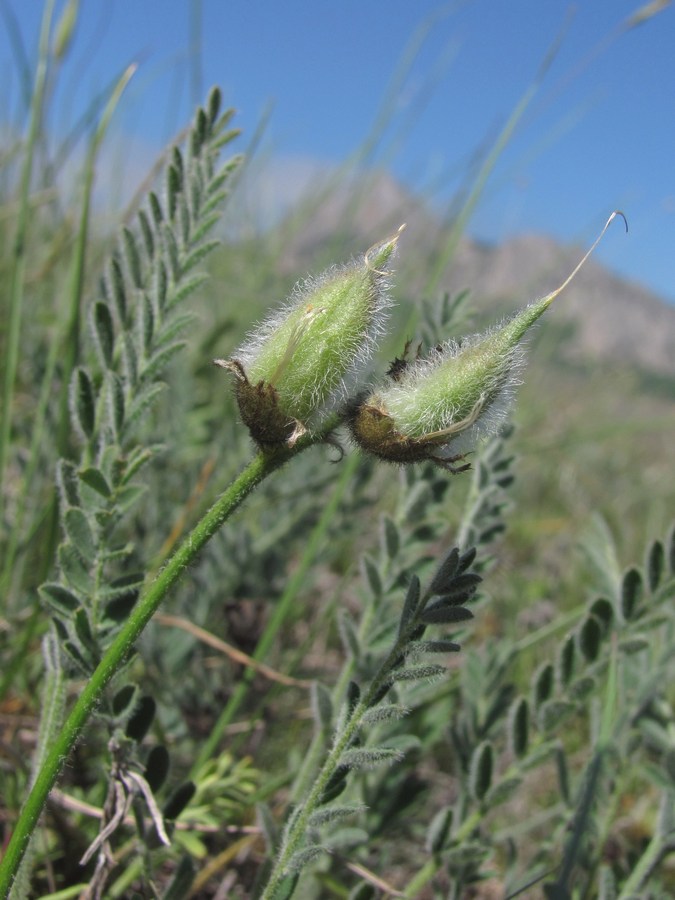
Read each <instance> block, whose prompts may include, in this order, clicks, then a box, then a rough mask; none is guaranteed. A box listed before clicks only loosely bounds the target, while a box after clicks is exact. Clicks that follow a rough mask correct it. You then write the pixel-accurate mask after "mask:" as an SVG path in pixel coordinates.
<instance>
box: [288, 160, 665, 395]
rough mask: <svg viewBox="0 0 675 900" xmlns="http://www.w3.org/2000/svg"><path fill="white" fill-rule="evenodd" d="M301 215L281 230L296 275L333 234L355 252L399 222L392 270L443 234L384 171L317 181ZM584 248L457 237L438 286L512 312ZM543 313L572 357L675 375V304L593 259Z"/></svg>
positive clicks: (557, 278) (535, 240)
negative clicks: (401, 232) (401, 229)
mask: <svg viewBox="0 0 675 900" xmlns="http://www.w3.org/2000/svg"><path fill="white" fill-rule="evenodd" d="M301 210H302V211H301V213H300V214H296V216H295V217H294V218H291V219H289V221H288V223H287V224H288V227H287V228H285V229H284V231H285V236H286V239H287V240H288V244H287V245H286V246H285V247H284V254H283V257H284V265H285V267H286V266H287V267H288V268H289V270H293V271H295V272H297V271H298V270H302V268H303V267H304V268H307V269H309V268H312V267H313V268H315V267H316V257H317V254H319V253H320V248H321V247H322V246H325V245H326V244H327V243H330V242H331V241H332V242H333V243H334V241H335V235H336V231H337V233H338V234H339V235H341V237H342V240H343V243H344V244H345V246H349V247H350V248H354V249H357V248H362V247H364V246H367V245H368V244H369V243H371V242H372V240H373V237H374V236H378V235H386V234H387V233H388V232H390V231H393V230H395V229H396V228H397V227H398V226H399V225H400V224H401V222H406V223H407V230H406V233H405V236H404V239H403V242H402V246H403V248H404V249H403V253H402V255H401V261H400V268H403V267H404V266H405V258H406V257H408V258H415V259H416V260H417V262H419V259H420V257H421V258H422V259H429V258H430V257H431V259H430V263H429V264H430V265H432V264H433V262H432V260H433V251H434V248H438V247H440V246H442V245H443V243H444V240H445V239H446V238H447V226H446V225H444V223H443V222H442V221H441V219H440V218H439V217H438V216H436V215H435V214H434V213H433V211H432V210H430V209H429V207H428V206H427V205H426V204H425V203H424V202H423V201H422V200H420V199H419V198H417V197H414V196H412V195H410V194H409V193H408V192H406V191H405V190H404V189H403V188H402V187H401V186H400V185H398V184H397V183H396V182H395V181H394V180H393V179H391V178H390V177H389V176H387V175H383V174H377V175H374V176H373V175H371V176H369V177H368V178H367V179H363V180H362V181H361V182H356V183H354V184H352V185H346V184H345V182H344V180H343V181H341V182H339V185H338V186H337V187H332V186H331V185H330V183H327V184H326V183H324V184H320V185H319V186H318V187H317V188H316V189H315V190H312V191H311V192H310V193H309V194H308V195H307V198H306V200H305V202H304V204H301ZM294 222H296V223H297V225H295V226H294ZM336 224H337V228H336ZM619 227H620V226H619ZM583 252H584V248H582V247H570V246H561V245H560V244H558V243H556V242H555V241H554V240H552V239H550V238H548V237H545V236H541V235H520V236H518V237H514V238H512V239H511V240H507V241H505V242H504V243H503V244H501V245H499V246H486V245H482V244H479V243H477V242H475V241H472V240H471V239H469V238H466V237H462V238H461V240H460V243H459V245H458V247H457V251H456V253H455V256H454V259H453V262H452V265H451V266H450V267H449V269H448V270H447V271H446V272H445V273H444V275H443V277H442V278H441V281H440V284H439V290H447V291H451V292H455V291H457V290H461V289H464V288H470V289H471V291H472V294H473V296H474V298H475V304H476V307H477V308H480V309H484V310H485V311H486V313H493V312H494V310H495V309H498V310H499V311H504V310H507V309H511V308H516V307H518V306H522V305H523V304H524V303H526V302H528V301H529V300H532V299H535V298H536V297H539V296H542V295H543V294H545V293H547V292H548V291H550V290H553V289H554V288H555V287H557V286H558V285H559V284H560V283H562V281H563V280H564V279H565V277H566V276H567V275H568V274H569V273H570V271H571V270H572V269H573V268H574V266H575V265H576V263H577V262H578V261H579V259H580V257H581V256H582V255H583ZM417 277H418V279H419V278H421V277H422V276H419V275H418V276H417ZM422 287H423V285H422V284H420V288H422ZM547 315H548V316H549V317H556V318H557V320H558V321H559V322H561V323H566V324H570V323H571V324H572V325H573V327H574V340H573V341H571V342H570V347H569V348H567V349H568V350H569V352H570V353H572V354H573V355H574V356H578V357H579V358H603V359H608V358H611V359H613V360H616V361H621V362H624V363H627V364H634V365H636V366H638V367H639V368H641V369H644V370H646V371H651V372H655V373H658V374H660V375H664V376H673V377H675V306H673V305H670V304H669V303H667V302H666V301H664V300H662V299H661V298H660V297H658V296H657V295H655V294H654V293H652V292H651V291H649V290H648V289H647V288H645V287H642V286H641V285H639V284H635V283H632V282H629V281H626V280H625V279H622V278H620V277H618V276H617V275H615V274H613V273H612V272H610V271H609V270H607V269H606V268H605V267H604V266H602V265H601V264H600V263H598V262H597V261H595V260H594V259H590V260H589V261H588V262H587V263H586V266H585V267H584V269H583V270H582V272H581V273H580V274H579V275H578V276H577V278H576V279H575V280H574V281H573V282H572V284H571V285H570V286H569V287H568V288H566V290H565V294H564V300H563V298H562V297H561V301H559V302H558V303H556V304H555V305H554V307H553V308H552V310H551V312H550V313H548V314H547ZM489 318H491V319H494V315H493V314H490V316H489Z"/></svg>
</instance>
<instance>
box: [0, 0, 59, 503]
mask: <svg viewBox="0 0 675 900" xmlns="http://www.w3.org/2000/svg"><path fill="white" fill-rule="evenodd" d="M53 11H54V0H50V2H48V3H46V4H45V8H44V13H43V16H42V26H41V28H40V41H39V52H38V62H37V68H36V71H35V84H34V86H33V92H32V100H31V111H30V123H29V126H28V139H27V142H26V155H25V158H24V165H23V169H22V171H21V182H20V188H19V212H18V216H17V221H16V234H15V236H14V260H13V265H12V270H11V275H10V285H9V323H8V327H7V344H6V348H5V354H6V359H5V379H4V384H3V393H2V423H1V424H0V513H1V511H2V506H3V499H2V497H3V484H4V477H5V466H6V464H7V453H8V450H9V438H10V434H11V431H12V401H13V396H14V384H15V381H16V372H17V367H18V362H19V344H20V340H21V319H22V317H23V284H24V274H25V270H26V238H27V235H28V219H29V212H30V182H31V176H32V173H33V158H34V156H35V147H36V145H37V142H38V138H39V135H40V125H41V122H42V107H43V101H44V97H45V91H46V85H47V69H48V66H47V63H48V59H49V33H50V29H51V21H52V13H53Z"/></svg>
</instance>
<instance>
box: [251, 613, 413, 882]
mask: <svg viewBox="0 0 675 900" xmlns="http://www.w3.org/2000/svg"><path fill="white" fill-rule="evenodd" d="M419 608H420V609H423V608H424V600H423V602H422V603H420V606H419ZM418 624H419V623H418V619H417V616H413V617H412V620H411V621H410V622H409V623H408V625H407V626H406V627H405V628H404V629H403V631H402V632H401V634H400V635H399V637H398V639H397V640H396V642H395V644H394V646H393V647H392V649H391V650H390V651H389V653H388V654H387V656H386V658H385V659H384V661H383V662H382V664H381V666H380V667H379V669H378V671H377V673H376V674H375V676H374V678H373V680H372V681H371V683H370V686H369V687H368V690H367V691H366V692H365V694H364V695H363V697H362V698H361V700H359V702H358V703H357V704H356V706H355V707H354V709H353V710H352V712H351V714H350V715H349V717H348V718H347V720H346V722H345V724H344V727H343V728H342V730H341V732H340V733H339V734H337V735H336V736H335V740H334V742H333V747H332V748H331V750H330V753H329V754H328V756H327V757H326V760H325V762H324V764H323V766H322V767H321V770H320V772H319V773H318V775H317V776H316V779H315V781H314V784H313V786H312V788H311V790H310V792H309V794H308V795H307V797H306V799H305V801H304V802H303V803H301V805H300V808H299V809H298V811H297V812H296V813H295V815H294V816H293V819H292V821H291V823H290V827H288V829H287V831H286V834H285V835H284V840H283V843H282V845H281V849H280V851H279V855H278V857H277V859H276V861H275V864H274V868H273V869H272V871H271V873H270V877H269V880H268V882H267V885H266V887H265V890H264V892H263V893H262V895H261V898H260V900H273V898H274V896H275V894H276V892H277V889H278V888H279V885H280V884H281V882H282V880H283V879H284V877H285V876H286V874H287V872H286V869H287V867H288V864H289V862H290V860H291V857H292V856H293V855H294V853H295V852H296V851H297V850H299V849H300V847H301V845H302V841H303V837H304V835H305V833H306V831H307V827H308V823H309V819H310V817H311V815H312V813H313V812H314V811H315V810H316V809H317V808H318V807H319V806H320V805H321V797H322V794H323V792H324V790H325V788H326V785H327V784H328V782H329V781H330V779H331V778H332V776H333V775H334V774H335V771H336V770H337V768H338V766H339V765H340V758H341V757H342V754H343V753H344V752H345V750H348V749H349V747H350V746H351V744H352V742H353V740H354V738H355V737H356V734H357V732H358V730H359V728H360V727H361V722H362V719H363V717H364V715H365V714H366V712H367V711H368V709H370V707H371V706H373V704H374V702H376V701H375V698H376V697H377V695H378V694H379V693H380V691H381V690H382V688H383V686H384V685H385V684H386V683H387V681H388V680H389V678H390V676H391V673H392V670H393V669H394V667H395V665H396V664H397V662H399V661H400V658H401V653H402V652H403V650H404V648H405V647H406V645H407V644H408V642H409V640H410V635H411V634H412V633H413V632H414V630H415V629H416V628H417V627H418Z"/></svg>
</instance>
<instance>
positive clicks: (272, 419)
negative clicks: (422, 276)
mask: <svg viewBox="0 0 675 900" xmlns="http://www.w3.org/2000/svg"><path fill="white" fill-rule="evenodd" d="M402 229H403V226H401V228H400V229H399V230H398V232H397V233H396V234H395V235H393V236H392V237H389V238H387V239H386V240H384V241H382V242H380V243H378V244H376V245H375V246H374V247H372V248H371V249H370V250H369V251H368V252H367V253H366V254H364V256H362V257H361V258H360V259H358V260H356V261H354V262H352V263H351V264H349V265H346V266H342V267H334V268H332V269H329V270H328V271H327V272H325V273H324V274H323V275H321V276H319V277H318V278H312V279H308V280H307V281H306V282H305V283H304V284H302V285H298V286H296V288H295V290H294V292H293V294H292V296H291V299H290V302H289V303H288V304H287V305H286V306H285V307H283V308H282V309H281V310H279V311H278V312H276V313H273V314H272V315H271V316H270V317H269V318H268V319H267V320H266V321H265V322H263V323H262V325H260V326H259V327H258V328H257V329H256V330H255V331H254V332H253V333H252V334H251V335H250V337H249V339H248V340H247V342H246V343H245V344H244V345H243V346H242V347H241V348H240V349H239V350H238V351H237V352H236V353H235V354H234V355H233V357H232V358H231V359H229V360H215V362H216V364H217V365H219V366H222V367H223V368H226V369H228V370H229V371H231V372H232V373H233V374H234V375H235V378H236V397H237V402H238V405H239V411H240V413H241V417H242V419H243V420H244V423H245V424H246V425H247V426H248V429H249V431H250V433H251V436H252V437H253V439H254V440H255V441H256V443H257V444H258V445H259V446H260V447H261V448H263V449H273V448H274V447H281V446H286V447H292V446H293V445H294V444H295V443H296V441H297V440H298V439H299V438H300V437H301V436H302V435H303V434H305V433H306V432H307V431H312V430H315V429H317V428H318V427H320V425H321V424H322V422H324V421H325V419H326V417H327V416H328V414H329V413H330V412H332V411H333V410H334V409H335V408H336V407H337V406H338V405H339V403H340V402H343V401H344V400H345V398H346V396H347V394H348V391H349V390H351V389H353V387H354V382H355V380H356V379H357V378H358V375H359V373H360V372H361V371H362V370H363V367H364V364H365V363H366V362H367V360H368V359H369V358H370V356H371V355H372V352H373V349H374V347H375V342H376V339H377V337H378V336H379V334H380V333H381V332H382V330H383V325H384V322H385V319H386V313H387V310H388V308H389V307H390V305H391V301H390V299H389V294H388V287H389V275H390V263H391V259H392V257H393V255H394V252H395V250H396V246H397V243H398V239H399V236H400V233H401V231H402Z"/></svg>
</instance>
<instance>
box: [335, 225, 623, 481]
mask: <svg viewBox="0 0 675 900" xmlns="http://www.w3.org/2000/svg"><path fill="white" fill-rule="evenodd" d="M616 215H622V214H621V213H612V215H611V216H610V218H609V219H608V221H607V223H606V224H605V227H604V228H603V230H602V232H601V234H600V236H599V237H598V239H597V240H596V241H595V243H594V244H593V246H592V247H591V249H590V250H589V251H588V253H586V255H585V256H584V258H583V259H582V260H581V262H580V263H579V264H578V265H577V266H576V268H575V269H574V271H573V272H572V274H571V275H570V276H569V277H568V278H567V279H566V280H565V282H564V283H563V284H562V285H561V286H560V287H559V288H557V289H556V290H555V291H553V292H552V293H550V294H547V295H546V296H545V297H542V298H541V299H540V300H537V301H535V302H534V303H531V304H530V305H529V306H526V307H525V308H524V309H522V310H521V311H520V312H517V313H516V314H515V315H514V316H512V317H511V318H510V319H508V320H506V321H504V322H502V323H501V324H500V325H498V326H496V327H494V328H492V329H490V330H489V331H487V332H485V333H484V334H480V335H473V336H471V337H469V338H466V339H464V340H462V341H461V342H455V341H446V342H445V343H443V344H440V345H439V346H438V347H435V348H434V349H433V350H431V351H430V352H429V353H428V355H427V356H425V357H423V358H418V359H417V360H415V361H413V362H411V363H408V362H407V361H406V360H405V353H404V358H403V359H397V360H395V361H394V363H392V365H391V367H390V369H389V373H388V378H387V381H386V382H385V383H384V384H383V385H382V386H380V387H378V388H376V389H375V390H373V391H372V392H371V393H370V394H366V395H365V396H362V397H361V398H359V399H358V400H357V401H355V402H354V403H352V404H351V406H350V409H349V413H348V423H349V427H350V430H351V433H352V436H353V438H354V441H355V442H356V443H357V444H358V445H359V446H360V447H361V448H362V449H363V450H365V451H367V452H369V453H372V454H374V455H375V456H377V457H379V458H380V459H384V460H387V461H389V462H394V463H410V462H422V461H424V460H431V461H432V462H435V463H437V464H438V465H440V466H442V467H443V468H446V469H449V470H450V471H452V472H461V471H464V470H465V469H468V468H469V466H468V465H466V464H462V465H459V466H456V465H455V463H458V462H461V461H462V460H463V458H464V454H463V452H462V451H464V450H465V449H466V448H467V446H470V444H471V442H473V441H475V439H476V438H477V437H478V436H479V435H480V434H481V433H483V434H489V433H492V432H494V431H495V430H496V427H497V426H498V425H499V423H500V422H501V420H502V419H503V417H504V414H505V412H506V410H507V409H508V406H509V404H510V402H511V399H512V396H513V393H514V388H515V386H516V385H518V384H519V383H520V373H521V371H522V368H523V365H524V353H523V349H522V345H521V341H522V339H523V337H524V335H525V334H526V332H527V331H528V330H529V329H530V328H531V327H532V325H534V323H535V322H536V321H537V319H539V317H540V316H541V315H542V314H543V313H544V312H545V311H546V310H547V309H548V307H549V306H550V305H551V303H552V302H553V300H554V299H555V298H556V297H557V296H558V294H559V293H560V292H561V291H562V290H563V289H564V288H565V287H566V286H567V285H568V284H569V282H570V281H571V280H572V278H573V277H574V276H575V275H576V273H577V272H578V271H579V269H580V268H581V266H582V265H583V264H584V262H585V261H586V259H587V258H588V256H589V255H590V254H591V253H592V251H593V249H594V248H595V246H596V245H597V243H598V241H599V240H600V238H601V237H602V235H603V234H604V232H605V230H606V228H607V226H608V225H609V223H610V222H611V221H612V219H613V218H615V216H616ZM460 439H461V443H460Z"/></svg>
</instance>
